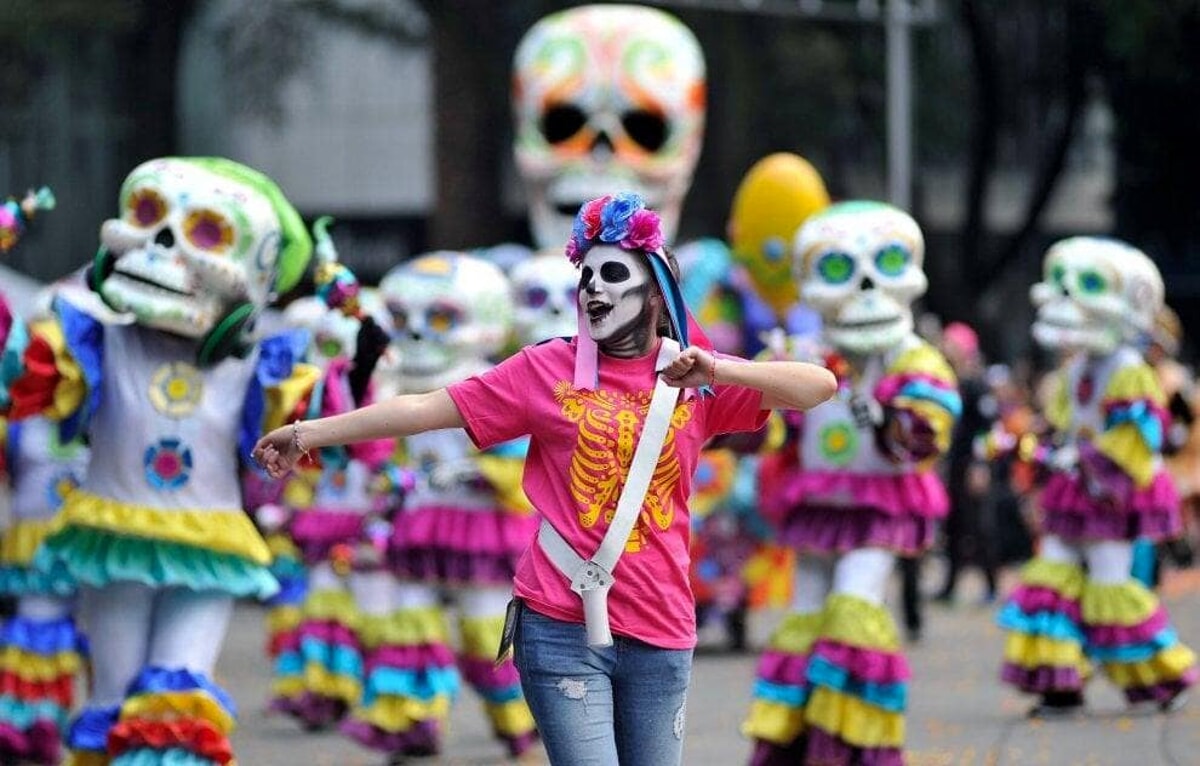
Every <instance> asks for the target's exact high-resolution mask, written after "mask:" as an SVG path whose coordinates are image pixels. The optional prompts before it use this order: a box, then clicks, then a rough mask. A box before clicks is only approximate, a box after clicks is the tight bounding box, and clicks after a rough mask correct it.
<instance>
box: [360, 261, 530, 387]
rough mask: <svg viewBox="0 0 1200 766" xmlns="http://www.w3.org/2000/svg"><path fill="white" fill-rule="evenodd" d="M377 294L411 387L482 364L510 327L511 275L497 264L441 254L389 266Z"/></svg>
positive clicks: (450, 378)
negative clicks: (380, 298)
mask: <svg viewBox="0 0 1200 766" xmlns="http://www.w3.org/2000/svg"><path fill="white" fill-rule="evenodd" d="M379 292H380V295H381V297H382V298H383V301H384V303H385V305H386V306H387V309H388V312H389V313H390V314H391V318H392V326H393V348H395V350H396V352H397V354H398V357H399V359H398V362H397V366H396V374H397V375H398V376H399V377H400V386H401V388H402V389H403V390H406V391H418V390H432V389H435V388H438V387H440V386H443V385H447V384H449V383H453V382H455V381H456V380H459V379H461V378H463V377H466V376H467V375H471V374H474V373H476V372H479V371H480V370H482V369H483V368H485V367H486V366H487V364H488V357H490V356H492V355H494V354H496V353H497V352H499V351H500V350H501V348H503V346H504V344H505V342H506V341H507V340H508V337H509V333H510V332H512V319H513V301H512V292H511V287H510V285H509V282H508V278H507V277H505V276H504V272H502V271H501V270H500V269H499V268H498V267H496V266H495V265H493V264H491V263H489V262H487V261H485V260H483V259H481V258H477V257H474V256H470V255H466V254H464V253H458V252H450V251H440V252H436V253H429V254H427V255H423V256H420V257H418V258H415V259H413V260H411V261H406V262H405V263H402V264H400V265H399V266H396V267H394V268H392V269H391V270H390V271H388V273H387V274H385V275H384V277H383V279H382V280H381V281H380V283H379Z"/></svg>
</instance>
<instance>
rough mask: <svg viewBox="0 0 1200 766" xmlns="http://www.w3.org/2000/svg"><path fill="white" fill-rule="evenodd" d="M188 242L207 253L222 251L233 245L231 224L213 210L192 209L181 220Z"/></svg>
mask: <svg viewBox="0 0 1200 766" xmlns="http://www.w3.org/2000/svg"><path fill="white" fill-rule="evenodd" d="M183 234H184V236H185V237H186V238H187V241H188V243H189V244H190V245H191V246H192V247H194V248H196V249H198V250H203V251H204V252H208V253H223V252H225V251H227V250H229V248H231V247H233V224H231V223H230V222H229V219H227V218H226V217H225V216H223V215H221V214H220V213H218V212H217V211H215V210H194V211H192V212H191V213H188V216H187V218H186V219H184V222H183Z"/></svg>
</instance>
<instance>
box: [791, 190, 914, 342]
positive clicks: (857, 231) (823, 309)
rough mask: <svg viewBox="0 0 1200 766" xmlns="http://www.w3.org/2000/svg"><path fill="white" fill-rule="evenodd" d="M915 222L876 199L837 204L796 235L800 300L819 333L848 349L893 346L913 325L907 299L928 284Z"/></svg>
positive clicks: (795, 257)
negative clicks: (815, 317)
mask: <svg viewBox="0 0 1200 766" xmlns="http://www.w3.org/2000/svg"><path fill="white" fill-rule="evenodd" d="M924 257H925V240H924V237H923V236H922V234H921V229H920V227H919V226H917V222H916V221H914V220H913V219H912V217H911V216H909V215H908V214H907V213H905V212H904V211H902V210H899V209H898V208H895V207H892V206H891V205H886V204H883V203H880V202H864V201H857V202H843V203H840V204H837V205H834V206H832V207H829V208H826V209H825V210H824V211H822V212H820V213H817V214H815V215H814V216H812V217H811V218H809V219H808V220H807V221H806V222H805V223H804V225H803V226H801V227H800V230H799V231H798V232H797V233H796V241H795V246H794V248H793V258H794V269H795V275H796V279H797V281H798V283H799V291H800V299H801V301H803V302H804V303H806V304H808V305H809V306H811V307H812V308H813V309H815V310H817V311H818V312H820V314H821V319H822V324H823V327H824V331H823V332H824V335H825V338H826V340H827V341H828V342H829V343H830V344H831V345H833V346H834V347H836V348H838V349H840V350H842V351H845V352H848V353H851V354H872V353H878V352H880V351H884V350H886V349H888V348H892V347H894V346H895V345H896V344H897V343H898V342H899V341H900V340H901V339H903V338H904V337H905V336H907V335H908V334H909V333H911V332H912V330H913V316H912V304H913V301H915V300H916V299H917V298H919V297H921V296H922V295H924V294H925V289H926V287H927V286H928V281H927V280H926V278H925V272H924V271H922V269H921V265H922V262H923V260H924Z"/></svg>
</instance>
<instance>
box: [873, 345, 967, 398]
mask: <svg viewBox="0 0 1200 766" xmlns="http://www.w3.org/2000/svg"><path fill="white" fill-rule="evenodd" d="M886 374H887V375H914V374H921V375H928V376H929V377H931V378H936V379H938V380H940V381H943V382H945V383H948V384H950V385H952V386H954V387H956V388H957V386H958V378H957V377H956V376H955V374H954V370H953V369H952V368H951V367H950V364H949V363H948V362H947V361H946V357H944V356H942V352H940V351H938V350H937V349H936V348H934V347H933V346H931V345H930V344H929V343H926V342H925V341H921V342H920V343H918V344H917V345H916V346H913V347H912V348H910V349H908V350H907V351H904V352H903V353H901V354H900V355H899V356H897V357H896V358H895V359H894V360H892V364H891V366H889V367H888V369H887V373H886Z"/></svg>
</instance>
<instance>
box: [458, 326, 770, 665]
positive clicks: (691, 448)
mask: <svg viewBox="0 0 1200 766" xmlns="http://www.w3.org/2000/svg"><path fill="white" fill-rule="evenodd" d="M657 353H658V352H657V349H655V351H654V353H651V354H648V355H646V356H643V357H640V358H637V359H616V358H613V357H608V356H601V359H600V385H599V387H598V388H597V390H595V391H580V390H577V389H576V388H574V386H573V385H572V381H573V379H574V370H575V341H574V339H572V340H570V341H566V340H563V339H555V340H551V341H547V342H545V343H542V344H540V345H537V346H532V347H529V348H526V349H524V350H522V351H520V352H518V353H517V354H515V355H514V356H511V357H509V358H508V359H506V360H505V361H504V362H501V363H500V364H499V365H497V366H496V367H495V368H493V369H491V370H489V371H488V372H486V373H484V374H482V375H478V376H475V377H472V378H468V379H467V380H464V381H462V382H461V383H456V384H454V385H452V386H450V387H449V389H448V391H449V393H450V398H451V399H453V400H454V403H455V405H457V407H458V410H459V412H460V413H461V414H462V418H463V420H464V421H466V424H467V426H466V427H467V433H468V434H470V436H471V439H472V440H473V441H474V442H475V444H476V445H477V446H478V447H480V448H486V447H489V446H491V445H494V444H498V443H500V442H504V441H507V440H509V439H513V438H516V437H518V436H523V435H525V434H529V435H530V437H531V438H530V444H529V454H528V456H527V457H526V459H525V474H524V480H523V484H522V486H523V487H524V489H525V494H526V495H527V496H528V497H529V500H530V502H532V503H533V506H534V508H536V509H537V510H538V512H539V513H541V514H542V516H543V517H544V518H545V519H546V520H548V521H549V522H550V524H552V525H553V526H554V528H555V529H556V530H558V532H559V534H561V535H562V536H563V538H564V539H565V540H566V541H567V542H568V543H569V544H570V545H571V547H572V548H574V549H575V551H576V552H577V553H579V554H580V555H581V556H583V557H584V558H587V557H590V556H591V555H592V554H593V553H595V551H596V549H597V548H599V546H600V541H601V540H602V539H603V537H604V533H605V531H606V530H607V529H608V523H609V521H610V520H611V516H612V513H613V511H614V510H615V509H616V506H617V499H618V498H619V497H620V495H621V488H622V487H623V486H624V477H625V474H626V471H627V468H628V466H629V462H630V460H631V459H632V457H633V451H634V449H635V447H636V446H637V439H638V437H639V436H640V435H641V432H642V423H643V421H644V419H645V417H646V411H647V409H648V408H649V406H650V396H651V394H652V393H653V390H654V381H655V375H654V362H655V360H656V358H657ZM730 358H732V357H730ZM761 403H762V394H761V393H760V392H759V391H756V390H754V389H750V388H744V387H742V386H717V388H716V396H713V397H701V396H694V397H691V398H688V399H684V398H682V397H681V398H680V401H679V402H678V403H677V405H676V408H675V416H674V418H673V422H672V424H671V427H670V428H669V429H668V431H667V438H666V441H665V443H664V445H663V450H662V454H661V456H660V458H659V463H658V467H657V469H656V470H655V473H654V477H653V479H652V480H651V482H650V489H649V491H648V492H647V495H646V502H645V504H644V505H643V507H642V512H641V517H640V518H639V519H638V522H637V525H636V526H635V527H634V531H633V534H632V535H630V541H629V543H628V545H627V546H626V548H625V552H624V553H623V554H622V555H621V560H620V561H619V562H618V563H617V566H616V570H615V572H614V573H613V574H614V576H615V578H616V584H615V585H614V586H613V589H612V590H611V591H610V592H609V596H608V612H609V622H610V624H611V627H612V631H613V633H614V634H618V635H623V636H629V637H632V638H636V639H638V640H641V641H645V642H646V643H648V644H652V645H654V646H660V647H663V648H667V649H688V648H691V647H693V646H695V644H696V610H695V602H694V600H693V597H692V590H691V585H690V584H689V582H688V532H689V518H688V508H687V499H688V496H689V495H690V494H691V490H692V474H693V473H694V472H695V469H696V461H697V457H698V455H699V453H700V448H701V447H703V446H704V444H705V442H707V441H708V440H709V438H711V437H712V436H714V435H716V434H722V433H730V432H734V431H751V430H755V429H757V428H760V427H761V426H762V425H763V423H764V422H765V421H766V417H767V412H766V411H764V410H762V409H760V405H761ZM530 542H531V543H533V542H534V541H533V540H531V541H530ZM514 592H515V594H516V595H517V596H518V597H520V598H522V599H524V600H525V601H526V603H528V604H529V606H531V607H532V608H533V609H536V610H537V611H539V612H541V613H543V614H546V615H548V616H550V617H554V618H556V619H559V620H566V621H570V622H583V605H582V603H581V602H580V600H579V596H577V595H575V593H573V592H572V591H571V589H570V585H569V583H568V581H567V578H566V576H565V575H563V574H562V573H561V572H560V571H559V570H558V569H557V568H556V567H555V566H554V564H553V563H551V562H550V560H549V559H548V558H547V557H546V554H545V553H544V552H543V551H542V549H541V547H540V546H538V545H536V544H532V545H530V547H529V548H528V549H526V551H525V554H524V555H523V556H522V557H521V560H520V562H518V564H517V574H516V578H515V581H514Z"/></svg>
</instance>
